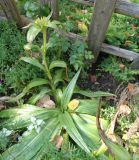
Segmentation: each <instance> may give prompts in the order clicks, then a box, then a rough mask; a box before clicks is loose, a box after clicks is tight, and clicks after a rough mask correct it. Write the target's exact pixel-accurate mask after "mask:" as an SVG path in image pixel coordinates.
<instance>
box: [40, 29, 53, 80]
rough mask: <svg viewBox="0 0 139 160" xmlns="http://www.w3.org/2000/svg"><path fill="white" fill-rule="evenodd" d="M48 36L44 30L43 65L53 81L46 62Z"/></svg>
mask: <svg viewBox="0 0 139 160" xmlns="http://www.w3.org/2000/svg"><path fill="white" fill-rule="evenodd" d="M46 34H47V32H46V29H43V50H42V64H43V65H44V66H45V69H46V73H47V76H48V78H49V80H50V81H51V80H52V76H51V73H50V71H49V68H48V65H47V61H46V36H47V35H46Z"/></svg>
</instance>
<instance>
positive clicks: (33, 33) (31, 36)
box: [27, 26, 41, 43]
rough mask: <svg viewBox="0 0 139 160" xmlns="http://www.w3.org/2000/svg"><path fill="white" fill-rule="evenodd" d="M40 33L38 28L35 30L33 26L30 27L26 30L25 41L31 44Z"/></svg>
mask: <svg viewBox="0 0 139 160" xmlns="http://www.w3.org/2000/svg"><path fill="white" fill-rule="evenodd" d="M40 31H41V30H40V28H37V27H35V26H31V27H30V28H29V30H28V33H27V41H28V42H29V43H32V42H33V40H34V39H35V38H36V36H37V35H38V34H39V32H40Z"/></svg>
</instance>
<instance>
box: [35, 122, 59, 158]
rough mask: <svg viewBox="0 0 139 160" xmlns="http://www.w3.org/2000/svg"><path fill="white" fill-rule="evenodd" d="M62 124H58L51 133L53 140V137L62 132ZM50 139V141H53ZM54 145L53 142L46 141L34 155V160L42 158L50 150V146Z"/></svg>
mask: <svg viewBox="0 0 139 160" xmlns="http://www.w3.org/2000/svg"><path fill="white" fill-rule="evenodd" d="M61 129H62V128H61V125H60V124H58V125H57V126H56V128H55V131H54V132H53V133H52V135H51V140H53V138H54V137H55V136H56V135H60V133H61ZM51 140H50V141H51ZM50 147H52V144H51V142H50V143H48V142H47V141H46V143H44V145H43V147H41V149H40V151H39V152H38V153H37V154H36V155H35V156H34V157H33V160H42V158H43V156H44V155H45V156H46V153H47V151H48V148H50Z"/></svg>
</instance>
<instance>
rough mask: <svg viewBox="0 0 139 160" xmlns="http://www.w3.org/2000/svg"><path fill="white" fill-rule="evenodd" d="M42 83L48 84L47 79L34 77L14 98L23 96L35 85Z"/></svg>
mask: <svg viewBox="0 0 139 160" xmlns="http://www.w3.org/2000/svg"><path fill="white" fill-rule="evenodd" d="M44 84H47V85H48V84H49V81H48V80H46V79H42V78H38V79H35V80H32V81H31V82H30V83H29V84H28V85H27V86H26V87H25V88H24V89H23V91H22V93H20V94H19V95H18V96H17V97H16V99H20V98H22V97H24V96H25V94H26V93H27V92H28V91H29V90H30V89H32V88H34V87H37V86H41V85H44Z"/></svg>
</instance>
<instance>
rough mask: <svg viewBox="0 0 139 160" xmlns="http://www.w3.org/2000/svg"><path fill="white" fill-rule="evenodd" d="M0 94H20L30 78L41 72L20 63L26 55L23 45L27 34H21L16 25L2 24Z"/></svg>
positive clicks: (0, 34)
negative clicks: (20, 59) (21, 58)
mask: <svg viewBox="0 0 139 160" xmlns="http://www.w3.org/2000/svg"><path fill="white" fill-rule="evenodd" d="M0 39H1V41H0V51H1V53H0V71H1V72H0V94H1V95H2V94H3V95H7V94H9V93H11V92H15V94H16V93H19V92H21V90H22V89H23V87H24V85H25V84H26V82H28V80H30V78H32V77H35V76H36V73H37V72H38V73H39V71H38V70H35V69H34V68H33V67H31V66H30V65H25V64H24V63H21V62H20V63H19V58H20V57H21V56H23V55H25V52H24V48H23V45H24V44H25V42H26V40H25V34H24V33H21V32H20V31H19V30H18V29H17V26H16V25H15V24H8V23H7V22H6V21H1V22H0Z"/></svg>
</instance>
